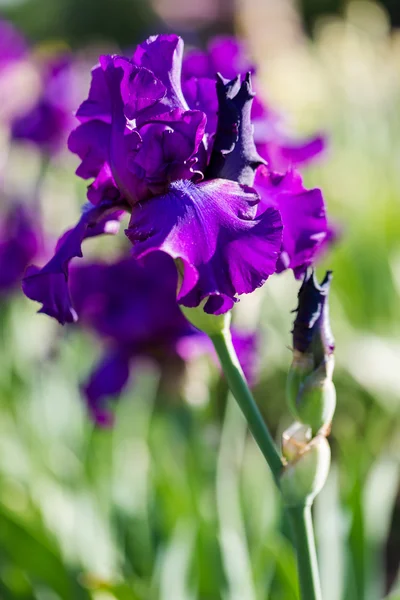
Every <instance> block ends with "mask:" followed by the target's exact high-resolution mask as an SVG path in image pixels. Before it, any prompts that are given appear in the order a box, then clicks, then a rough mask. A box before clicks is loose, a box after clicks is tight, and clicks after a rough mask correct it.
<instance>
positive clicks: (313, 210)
mask: <svg viewBox="0 0 400 600" xmlns="http://www.w3.org/2000/svg"><path fill="white" fill-rule="evenodd" d="M182 57H183V41H182V40H181V39H180V38H179V37H178V36H176V35H159V36H154V37H151V38H149V39H148V40H146V42H144V43H143V44H141V45H140V46H138V48H137V49H136V51H135V53H134V55H133V57H132V59H129V58H124V57H121V56H102V57H101V58H100V64H99V65H98V66H96V67H95V68H94V69H93V72H92V83H91V87H90V90H89V95H88V98H87V99H86V100H85V101H84V102H83V103H82V104H81V106H80V107H79V109H78V111H77V113H76V114H77V117H78V119H79V120H80V125H79V126H78V127H77V128H76V129H75V130H74V131H73V132H72V133H71V135H70V137H69V148H70V150H71V151H72V152H74V153H76V154H77V155H78V156H79V158H80V159H81V164H80V165H79V167H78V169H77V174H78V175H79V176H80V177H82V178H84V179H92V180H93V181H92V183H91V184H90V185H89V188H88V200H89V204H87V205H86V206H85V207H84V211H83V214H82V216H81V219H80V220H79V222H78V224H77V225H76V226H75V227H74V228H73V229H71V230H70V231H69V232H67V234H65V235H64V236H63V237H62V238H61V240H60V241H59V244H58V246H57V249H56V253H55V255H54V257H53V258H52V259H51V260H50V262H49V263H47V264H46V265H45V266H44V267H43V268H42V269H39V268H37V267H30V268H29V269H28V270H27V273H26V277H25V279H24V291H25V294H26V295H27V296H28V297H29V298H31V299H33V300H36V301H38V302H41V303H42V309H41V312H45V313H47V314H49V315H51V316H53V317H55V318H57V319H58V320H59V321H60V322H61V323H65V322H71V321H73V320H75V318H76V313H75V310H74V308H73V305H72V303H71V298H70V294H69V290H68V268H69V263H70V261H71V259H73V258H74V257H77V256H82V250H81V244H82V242H83V240H84V239H86V238H87V237H92V236H94V235H98V234H99V233H105V232H109V233H110V232H111V233H115V232H116V231H117V229H118V221H119V219H120V218H121V216H122V215H123V213H124V211H127V212H129V213H130V214H131V217H130V222H129V226H128V228H127V230H126V235H127V237H128V238H129V240H130V241H131V243H132V254H133V256H134V257H135V258H137V259H140V258H143V257H145V256H146V255H148V254H151V253H153V252H158V251H161V252H164V253H165V254H167V255H169V256H170V257H172V258H173V259H174V260H175V264H176V267H177V269H178V271H179V281H180V285H179V290H178V296H177V297H178V302H179V303H180V304H182V305H184V306H186V307H196V306H199V305H200V304H201V305H202V307H203V308H204V310H205V312H207V313H210V314H222V313H224V312H226V311H228V310H230V309H231V308H232V307H233V305H234V303H235V302H236V301H237V300H238V296H240V295H241V294H246V293H250V292H252V291H254V290H255V289H256V288H257V287H259V286H261V285H263V283H264V282H265V281H266V280H267V279H268V277H269V276H270V275H271V274H273V273H275V272H276V271H280V270H282V269H284V268H287V267H290V268H292V269H293V270H294V272H295V274H296V276H300V275H301V274H302V273H303V272H304V271H305V270H306V268H307V266H308V265H309V264H310V263H311V262H312V260H313V258H314V257H315V254H316V253H317V251H318V249H319V247H320V246H321V244H322V243H323V240H324V238H325V237H326V231H327V222H326V216H325V208H324V202H323V198H322V195H321V192H320V191H319V190H311V191H307V190H305V189H304V187H303V186H302V184H301V179H300V178H299V176H298V175H297V174H296V173H295V172H291V171H289V172H288V173H286V174H285V175H279V176H278V175H276V174H274V173H271V172H270V171H269V170H268V168H267V166H266V161H265V160H264V159H263V158H262V156H260V154H259V152H258V149H257V146H256V143H255V141H254V135H253V134H254V127H253V124H252V121H251V117H252V114H253V107H254V100H255V94H254V92H253V90H252V84H251V73H250V71H249V72H248V73H247V74H246V75H245V76H244V77H242V76H240V75H237V76H236V77H233V78H232V79H225V78H224V77H222V76H221V75H218V76H217V79H216V81H215V80H214V81H213V82H211V80H209V81H208V83H207V86H205V87H204V89H203V91H202V93H203V99H204V100H205V102H204V105H201V106H200V105H199V106H197V105H195V107H194V108H189V105H188V102H189V98H187V97H186V95H185V94H184V90H185V93H186V92H187V86H186V83H187V82H188V81H189V80H190V78H189V79H185V78H183V79H182ZM229 75H232V73H231V72H230V73H229ZM182 81H183V87H182ZM209 84H210V85H209ZM207 98H208V99H209V103H207V101H206V100H207ZM215 102H216V106H217V107H218V117H217V118H216V119H215V120H214V121H213V120H212V118H211V121H210V119H209V118H208V117H209V116H210V115H209V111H208V108H209V105H210V106H212V105H213V103H215ZM206 113H207V114H206ZM281 215H282V217H281ZM282 230H283V231H282ZM282 236H283V240H282Z"/></svg>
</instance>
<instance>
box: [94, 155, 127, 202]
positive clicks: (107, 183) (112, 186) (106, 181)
mask: <svg viewBox="0 0 400 600" xmlns="http://www.w3.org/2000/svg"><path fill="white" fill-rule="evenodd" d="M87 199H88V200H89V202H91V203H92V204H99V203H100V202H114V203H115V204H118V203H119V202H122V198H121V194H120V191H119V189H118V188H117V185H116V183H115V181H114V178H113V176H112V173H111V167H110V165H109V164H108V163H104V165H103V167H102V169H101V171H100V172H99V174H98V175H97V177H96V179H95V180H94V181H93V183H92V184H91V185H89V187H88V191H87Z"/></svg>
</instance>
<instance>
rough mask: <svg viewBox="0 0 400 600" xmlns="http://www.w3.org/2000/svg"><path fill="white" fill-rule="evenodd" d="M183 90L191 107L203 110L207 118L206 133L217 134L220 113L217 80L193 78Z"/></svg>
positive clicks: (188, 80) (184, 83)
mask: <svg viewBox="0 0 400 600" xmlns="http://www.w3.org/2000/svg"><path fill="white" fill-rule="evenodd" d="M182 89H183V93H184V94H185V98H186V100H187V103H188V105H189V107H190V108H192V109H194V110H201V111H202V112H203V113H204V114H205V115H206V116H207V124H206V132H207V133H209V134H213V133H215V131H216V129H217V112H218V99H217V91H216V82H215V79H208V78H205V77H191V78H190V79H187V80H186V81H184V82H183V84H182Z"/></svg>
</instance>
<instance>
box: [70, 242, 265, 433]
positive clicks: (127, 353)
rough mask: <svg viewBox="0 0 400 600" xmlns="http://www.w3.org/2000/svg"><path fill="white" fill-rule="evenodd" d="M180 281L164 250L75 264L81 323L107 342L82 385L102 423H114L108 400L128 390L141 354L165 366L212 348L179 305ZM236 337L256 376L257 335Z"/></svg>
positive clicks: (74, 289)
mask: <svg viewBox="0 0 400 600" xmlns="http://www.w3.org/2000/svg"><path fill="white" fill-rule="evenodd" d="M176 285H177V272H176V268H175V266H174V263H173V261H172V260H171V258H169V257H168V256H166V255H165V254H164V253H161V252H157V253H154V254H152V255H150V256H147V257H145V258H144V259H143V260H140V261H138V260H135V259H134V258H122V259H119V260H118V261H117V262H115V263H112V264H106V263H101V262H98V263H92V264H86V265H83V266H80V267H74V268H73V269H71V296H72V300H73V304H74V306H75V308H76V311H77V313H78V314H79V319H80V325H81V326H83V327H85V328H88V329H89V330H91V331H93V332H94V333H95V334H97V335H98V336H100V337H101V338H102V339H103V340H104V342H105V351H104V354H103V356H102V358H101V359H100V362H99V363H98V365H97V366H96V367H95V368H94V370H93V372H92V373H91V374H90V375H89V378H88V380H87V381H86V382H85V383H84V384H83V386H82V390H83V393H84V395H85V398H86V401H87V405H88V408H89V412H90V414H91V416H92V417H93V419H94V420H95V422H96V423H98V424H99V425H102V426H107V425H109V424H111V423H112V414H111V412H110V410H109V403H110V401H112V400H115V399H117V398H118V396H119V395H120V394H121V392H122V391H123V389H124V387H125V386H126V384H127V382H128V379H129V376H130V373H131V371H132V370H133V371H134V368H135V361H137V359H139V358H150V359H151V360H152V361H154V362H156V363H157V365H158V366H159V367H160V368H163V366H167V367H168V365H170V364H171V359H180V360H182V361H186V360H188V359H190V358H192V357H193V356H194V355H198V354H199V353H204V352H210V351H211V345H210V343H209V340H208V338H207V337H206V336H205V335H204V334H202V333H201V332H199V331H197V330H196V329H194V327H192V326H191V325H190V324H189V323H188V321H186V319H185V318H184V316H183V314H182V312H181V310H180V309H179V306H178V304H177V302H176ZM189 340H190V345H189V346H188V345H187V344H186V343H185V342H188V341H189ZM234 341H235V344H236V348H237V350H238V353H239V360H241V361H243V367H244V369H245V372H246V374H247V375H248V376H250V377H253V380H254V376H255V369H254V364H255V360H254V354H255V343H254V336H250V335H244V334H238V333H237V334H235V335H234Z"/></svg>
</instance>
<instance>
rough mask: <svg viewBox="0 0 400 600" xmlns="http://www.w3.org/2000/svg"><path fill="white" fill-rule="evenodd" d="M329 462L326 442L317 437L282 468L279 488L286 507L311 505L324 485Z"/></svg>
mask: <svg viewBox="0 0 400 600" xmlns="http://www.w3.org/2000/svg"><path fill="white" fill-rule="evenodd" d="M330 462H331V451H330V447H329V443H328V440H327V439H326V437H325V436H323V435H317V437H315V438H313V439H312V440H311V442H309V443H308V444H306V445H305V446H304V448H303V449H302V450H301V451H300V452H299V454H298V455H297V456H296V457H295V458H294V459H293V460H291V461H290V462H289V463H288V464H287V465H286V466H285V468H284V470H283V473H282V475H281V479H280V488H281V491H282V495H283V497H284V501H285V503H286V505H287V506H301V505H304V504H308V503H311V502H312V501H313V500H314V498H315V496H317V494H319V492H320V491H321V490H322V488H323V487H324V485H325V482H326V479H327V477H328V473H329V467H330Z"/></svg>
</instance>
